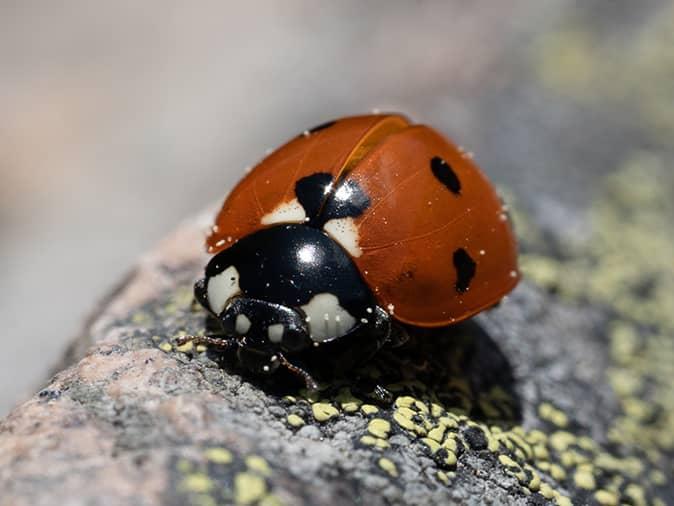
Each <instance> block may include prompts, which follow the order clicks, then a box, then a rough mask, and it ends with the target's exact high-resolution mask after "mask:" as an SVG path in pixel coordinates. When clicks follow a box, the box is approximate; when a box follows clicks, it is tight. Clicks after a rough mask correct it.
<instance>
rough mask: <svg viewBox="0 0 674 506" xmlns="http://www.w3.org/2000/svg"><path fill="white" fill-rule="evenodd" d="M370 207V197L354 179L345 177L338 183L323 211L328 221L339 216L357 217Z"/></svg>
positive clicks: (323, 219) (324, 220)
mask: <svg viewBox="0 0 674 506" xmlns="http://www.w3.org/2000/svg"><path fill="white" fill-rule="evenodd" d="M368 207H370V197H368V195H367V193H365V191H364V190H363V189H362V188H361V187H360V185H359V184H358V183H357V182H356V181H354V180H353V179H345V180H343V181H341V182H340V183H338V184H337V186H336V187H335V189H334V190H333V192H332V194H331V195H330V198H328V200H327V202H326V203H325V207H324V208H323V212H322V213H321V220H322V221H323V222H326V221H328V220H334V219H338V218H348V217H351V218H355V217H357V216H360V215H361V214H363V213H364V212H365V210H366V209H367V208H368Z"/></svg>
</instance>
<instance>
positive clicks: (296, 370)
mask: <svg viewBox="0 0 674 506" xmlns="http://www.w3.org/2000/svg"><path fill="white" fill-rule="evenodd" d="M276 356H277V357H278V359H279V362H280V363H281V365H282V366H283V367H285V368H286V369H288V370H289V371H290V372H291V373H293V374H294V375H296V376H299V377H300V378H302V379H303V380H304V383H305V385H306V387H307V390H318V383H316V380H314V378H312V377H311V374H309V373H308V372H307V371H305V370H304V369H302V368H301V367H298V366H296V365H295V364H293V363H291V362H289V361H288V359H287V358H285V357H284V356H283V354H282V353H277V354H276Z"/></svg>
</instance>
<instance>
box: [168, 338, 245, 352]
mask: <svg viewBox="0 0 674 506" xmlns="http://www.w3.org/2000/svg"><path fill="white" fill-rule="evenodd" d="M189 342H192V344H194V345H195V346H196V345H198V344H205V345H208V346H211V347H213V348H217V349H219V350H227V349H229V348H231V347H232V346H236V344H237V340H236V339H234V338H230V339H223V338H220V337H210V336H181V337H179V338H178V339H176V346H182V345H183V344H186V343H189Z"/></svg>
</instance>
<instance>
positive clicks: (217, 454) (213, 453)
mask: <svg viewBox="0 0 674 506" xmlns="http://www.w3.org/2000/svg"><path fill="white" fill-rule="evenodd" d="M204 456H205V457H206V459H208V460H210V461H211V462H215V463H216V464H229V463H230V462H232V460H233V457H232V452H230V451H229V450H226V449H225V448H209V449H208V450H206V451H205V452H204Z"/></svg>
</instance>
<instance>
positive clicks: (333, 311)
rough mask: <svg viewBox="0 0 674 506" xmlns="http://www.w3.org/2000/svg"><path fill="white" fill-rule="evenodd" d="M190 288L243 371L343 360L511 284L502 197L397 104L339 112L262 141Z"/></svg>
mask: <svg viewBox="0 0 674 506" xmlns="http://www.w3.org/2000/svg"><path fill="white" fill-rule="evenodd" d="M206 246H207V249H208V252H209V253H211V254H213V255H214V256H213V257H212V258H211V259H210V261H209V262H208V264H207V265H206V268H205V276H204V277H203V278H202V279H200V280H199V281H197V283H196V284H195V287H194V293H195V297H196V299H197V300H198V301H199V302H200V303H201V305H202V306H203V307H204V308H205V309H206V310H207V311H208V312H209V313H210V314H211V315H212V316H213V317H215V318H216V319H217V320H218V322H219V324H220V327H221V330H222V335H218V336H199V337H195V336H187V337H185V338H183V339H182V340H181V342H186V341H188V340H193V341H195V342H197V343H204V344H207V345H211V346H213V347H216V348H217V349H219V350H224V349H228V348H231V349H235V350H236V353H237V356H238V359H239V361H240V362H241V363H242V364H243V365H244V366H245V367H246V368H248V369H250V370H251V371H253V372H257V373H272V372H274V371H276V370H277V369H279V368H285V369H287V370H289V371H291V372H292V373H294V374H296V375H298V376H299V377H301V378H302V379H303V380H304V382H305V383H306V386H307V387H308V388H310V389H315V388H317V385H316V382H315V381H314V379H313V377H312V375H311V374H310V373H309V372H308V370H307V367H306V364H308V363H311V362H312V359H314V358H316V357H321V362H322V363H326V362H327V363H331V364H332V365H333V366H334V368H335V370H348V369H349V368H351V367H353V366H355V365H357V364H360V363H362V362H364V361H365V360H367V359H368V358H370V357H371V356H373V355H374V354H375V353H376V352H377V350H379V349H380V348H381V347H382V346H384V345H387V344H390V345H394V344H397V343H400V342H403V341H404V340H405V336H406V335H407V330H406V329H409V328H415V327H417V328H419V327H421V328H433V327H444V326H447V325H451V324H454V323H457V322H460V321H461V320H464V319H466V318H469V317H471V316H473V315H475V314H476V313H478V312H480V311H482V310H484V309H487V308H489V307H491V306H494V305H495V304H496V303H498V302H499V300H500V299H501V298H502V297H503V296H504V295H506V294H507V293H508V292H510V291H511V290H512V289H513V288H514V287H515V285H516V284H517V282H518V280H519V277H520V274H519V272H518V269H517V249H516V242H515V237H514V234H513V231H512V229H511V227H510V223H509V219H508V215H507V212H506V208H505V206H504V205H503V204H502V202H501V200H500V199H499V197H498V195H497V193H496V191H495V189H494V187H493V186H492V185H491V184H490V182H489V181H488V180H487V178H486V177H485V175H484V174H483V173H482V172H481V171H480V169H479V168H478V167H477V166H476V165H475V163H473V161H472V156H471V155H470V153H467V152H465V151H464V150H463V149H461V148H460V147H457V146H455V145H454V144H452V143H451V142H450V141H449V140H447V139H446V138H445V137H443V136H442V135H441V134H439V133H438V132H436V131H435V130H433V129H431V128H429V127H427V126H424V125H414V124H412V123H411V122H410V120H408V119H407V118H406V117H405V116H402V115H399V114H388V115H379V114H377V115H366V116H355V117H347V118H342V119H339V120H335V121H330V122H327V123H323V124H322V125H319V126H317V127H314V128H312V129H310V130H306V131H304V132H303V133H302V134H300V135H299V136H297V137H295V138H293V139H292V140H290V141H289V142H288V143H287V144H285V145H284V146H282V147H281V148H279V149H278V150H276V151H274V152H272V153H271V154H270V155H269V156H267V157H266V158H265V159H264V160H262V161H261V162H260V163H259V164H258V165H257V166H256V167H255V168H254V169H253V170H252V171H251V172H249V173H248V175H246V177H244V178H243V179H242V180H241V181H240V182H239V183H238V185H237V186H236V187H235V188H234V190H233V191H232V192H231V194H230V195H229V196H228V197H227V199H226V200H225V202H224V204H223V206H222V208H221V210H220V212H219V213H218V215H217V218H216V220H215V225H214V226H213V227H212V230H211V233H210V235H209V236H208V238H207V240H206Z"/></svg>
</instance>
